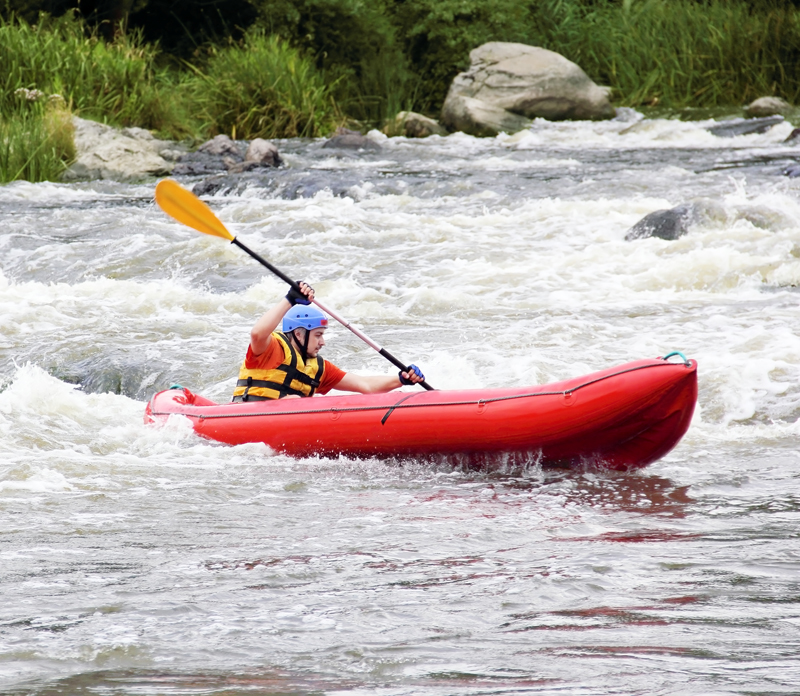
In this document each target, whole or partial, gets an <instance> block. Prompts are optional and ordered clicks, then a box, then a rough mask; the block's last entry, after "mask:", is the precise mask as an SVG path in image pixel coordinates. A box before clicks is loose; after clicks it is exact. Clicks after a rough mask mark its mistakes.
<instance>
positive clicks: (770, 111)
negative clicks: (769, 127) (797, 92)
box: [744, 97, 792, 118]
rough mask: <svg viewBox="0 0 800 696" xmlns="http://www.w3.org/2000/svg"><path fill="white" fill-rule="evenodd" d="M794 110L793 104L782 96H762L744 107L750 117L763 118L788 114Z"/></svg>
mask: <svg viewBox="0 0 800 696" xmlns="http://www.w3.org/2000/svg"><path fill="white" fill-rule="evenodd" d="M791 110H792V105H791V104H790V103H789V102H787V101H786V100H785V99H781V98H780V97H761V98H759V99H756V100H755V101H753V102H751V103H750V104H748V105H747V106H745V107H744V113H745V115H746V116H747V117H748V118H762V117H765V116H776V115H783V114H787V113H789V112H790V111H791Z"/></svg>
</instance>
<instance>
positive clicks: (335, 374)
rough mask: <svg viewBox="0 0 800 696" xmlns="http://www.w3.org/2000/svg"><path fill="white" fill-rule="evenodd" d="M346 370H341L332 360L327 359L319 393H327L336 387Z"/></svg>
mask: <svg viewBox="0 0 800 696" xmlns="http://www.w3.org/2000/svg"><path fill="white" fill-rule="evenodd" d="M344 375H345V371H344V370H340V369H339V368H338V367H336V365H334V364H333V363H331V362H328V361H327V360H326V361H325V372H324V373H323V375H322V381H321V382H320V384H319V389H317V393H318V394H327V393H328V392H329V391H330V390H331V389H335V388H336V385H337V384H339V382H341V381H342V377H344Z"/></svg>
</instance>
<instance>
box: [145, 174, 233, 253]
mask: <svg viewBox="0 0 800 696" xmlns="http://www.w3.org/2000/svg"><path fill="white" fill-rule="evenodd" d="M156 203H158V205H159V207H160V208H161V210H163V211H164V212H165V213H166V214H167V215H169V216H170V217H174V218H175V219H176V220H177V221H178V222H182V223H183V224H184V225H188V226H189V227H191V228H192V229H195V230H197V231H198V232H202V233H203V234H210V235H212V236H214V237H222V238H223V239H227V240H228V241H230V242H232V241H233V235H232V234H231V233H230V232H228V230H227V229H226V228H225V225H223V224H222V222H221V221H220V219H219V218H218V217H217V216H216V215H214V213H213V212H212V210H211V208H209V207H208V206H207V205H206V204H205V203H203V201H201V200H200V199H199V198H198V197H197V196H195V195H194V194H193V193H192V192H191V191H187V190H186V189H185V188H183V186H181V185H180V184H179V183H178V182H177V181H173V180H172V179H163V180H162V181H159V182H158V184H156Z"/></svg>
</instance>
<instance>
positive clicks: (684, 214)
mask: <svg viewBox="0 0 800 696" xmlns="http://www.w3.org/2000/svg"><path fill="white" fill-rule="evenodd" d="M719 219H727V213H726V212H725V209H724V208H723V207H722V205H720V204H719V203H717V202H716V201H712V200H709V199H705V198H702V199H697V200H694V201H690V202H689V203H682V204H681V205H676V206H675V207H674V208H669V209H664V210H656V211H654V212H652V213H650V214H649V215H645V216H644V217H643V218H642V219H641V220H639V222H637V223H636V224H635V225H634V226H633V227H631V228H630V230H628V232H627V234H626V235H625V241H626V242H631V241H633V240H635V239H647V238H648V237H658V238H659V239H666V240H668V241H674V240H676V239H679V238H680V237H683V235H685V234H686V233H687V232H688V231H689V228H690V227H692V226H693V225H697V224H700V223H707V222H710V221H712V220H719Z"/></svg>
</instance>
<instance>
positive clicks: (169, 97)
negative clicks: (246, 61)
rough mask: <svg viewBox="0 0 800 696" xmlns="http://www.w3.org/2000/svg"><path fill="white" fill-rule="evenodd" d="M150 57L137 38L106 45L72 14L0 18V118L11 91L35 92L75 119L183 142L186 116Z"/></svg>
mask: <svg viewBox="0 0 800 696" xmlns="http://www.w3.org/2000/svg"><path fill="white" fill-rule="evenodd" d="M156 56H157V48H156V47H155V46H148V45H145V44H144V43H142V41H141V38H140V37H139V35H138V34H132V35H129V36H121V37H119V38H118V39H117V41H115V42H114V43H106V42H105V41H103V40H102V39H100V38H99V37H98V36H97V35H96V34H95V33H93V32H88V31H87V29H86V27H85V25H84V24H83V22H81V21H79V20H78V19H76V18H75V17H74V16H73V15H72V14H67V15H64V16H62V17H60V18H58V19H53V18H50V17H47V16H46V15H43V16H41V17H40V21H39V23H38V24H36V25H30V24H28V23H27V22H24V21H22V20H18V19H15V18H13V17H12V18H11V19H9V20H5V21H2V20H0V114H6V113H9V112H10V110H13V108H14V105H13V94H14V91H15V90H17V89H20V88H27V89H33V88H37V89H40V90H42V91H44V92H47V93H57V94H61V95H62V96H63V97H64V99H65V100H66V102H67V103H68V104H70V105H71V108H72V109H73V110H74V111H75V113H77V114H78V115H80V116H84V117H88V118H92V119H95V120H99V121H107V122H109V123H112V124H114V125H120V126H128V125H137V126H140V127H143V128H149V129H153V130H157V131H160V132H162V133H165V134H168V135H171V136H173V137H182V136H185V135H187V134H188V133H189V132H190V131H191V118H190V116H189V114H190V113H191V112H190V111H188V110H185V109H183V110H182V109H181V105H180V102H179V101H178V100H176V99H175V98H174V86H173V84H172V81H171V78H170V77H169V76H168V75H167V74H166V73H165V72H164V71H159V70H156V67H155V59H156Z"/></svg>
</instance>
